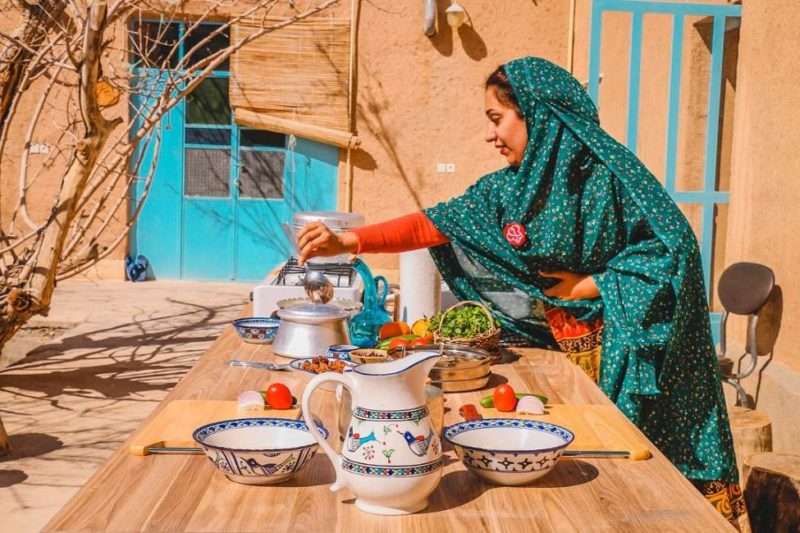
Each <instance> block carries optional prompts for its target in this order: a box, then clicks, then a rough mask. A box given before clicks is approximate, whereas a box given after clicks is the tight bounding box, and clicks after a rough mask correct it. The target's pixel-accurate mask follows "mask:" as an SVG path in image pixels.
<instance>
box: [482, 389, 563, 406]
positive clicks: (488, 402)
mask: <svg viewBox="0 0 800 533" xmlns="http://www.w3.org/2000/svg"><path fill="white" fill-rule="evenodd" d="M515 396H516V397H517V400H519V399H520V398H522V397H523V396H536V397H537V398H539V399H540V400H542V403H547V396H542V395H541V394H531V393H530V392H517V393H516V394H515ZM481 407H486V408H491V407H494V395H493V394H490V395H489V396H484V397H483V398H481Z"/></svg>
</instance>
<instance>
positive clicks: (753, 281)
mask: <svg viewBox="0 0 800 533" xmlns="http://www.w3.org/2000/svg"><path fill="white" fill-rule="evenodd" d="M774 287H775V273H774V272H772V269H770V268H769V267H766V266H764V265H760V264H758V263H734V264H733V265H731V266H729V267H728V268H726V269H725V271H724V272H723V273H722V276H720V278H719V283H718V284H717V292H718V294H719V299H720V302H722V307H723V308H724V310H725V311H724V313H723V314H722V320H721V321H720V325H719V328H720V331H719V353H718V354H717V355H718V357H719V365H720V370H721V371H722V379H723V381H724V382H725V383H728V384H729V385H731V386H732V387H733V388H735V389H736V394H737V399H738V400H737V401H738V404H739V405H741V406H742V407H746V408H752V407H753V405H751V402H750V400H749V399H748V397H747V393H746V392H745V390H744V388H743V387H742V384H741V380H742V379H743V378H746V377H747V376H749V375H750V374H752V373H753V371H754V370H755V368H756V361H757V360H758V356H759V353H758V345H757V342H756V326H757V324H758V315H757V313H758V312H759V311H760V310H761V308H762V307H763V306H764V304H765V303H766V302H767V300H768V299H769V296H770V294H771V293H772V290H773V288H774ZM730 313H733V314H736V315H742V316H747V340H746V344H747V346H746V348H745V352H744V353H743V354H741V355H740V356H739V360H738V364H737V369H736V371H734V368H733V367H734V363H733V359H731V358H730V357H728V354H727V345H726V342H725V341H726V339H725V329H726V324H727V321H728V315H729V314H730ZM745 358H748V359H749V360H748V362H747V364H746V365H745V369H744V370H742V360H743V359H745Z"/></svg>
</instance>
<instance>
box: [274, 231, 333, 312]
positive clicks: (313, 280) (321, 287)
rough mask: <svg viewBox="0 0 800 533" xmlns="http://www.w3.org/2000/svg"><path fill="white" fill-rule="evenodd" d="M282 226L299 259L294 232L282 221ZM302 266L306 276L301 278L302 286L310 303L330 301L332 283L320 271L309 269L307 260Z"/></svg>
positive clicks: (298, 249) (331, 297)
mask: <svg viewBox="0 0 800 533" xmlns="http://www.w3.org/2000/svg"><path fill="white" fill-rule="evenodd" d="M282 227H283V232H284V233H285V234H286V236H287V237H288V238H289V242H290V243H292V247H293V248H294V253H295V254H296V255H297V257H298V259H299V258H300V248H298V246H297V241H296V240H295V238H294V234H292V230H291V229H289V224H287V223H286V222H284V223H283V225H282ZM304 267H305V270H306V276H305V279H304V280H303V286H304V287H305V289H306V294H307V295H308V298H309V299H310V300H311V303H313V304H316V303H317V302H320V303H323V304H326V303H328V302H330V301H331V300H332V299H333V284H332V283H331V282H330V280H328V278H326V277H325V274H323V273H322V272H319V271H316V270H311V268H310V267H309V266H308V261H306V263H305V265H304Z"/></svg>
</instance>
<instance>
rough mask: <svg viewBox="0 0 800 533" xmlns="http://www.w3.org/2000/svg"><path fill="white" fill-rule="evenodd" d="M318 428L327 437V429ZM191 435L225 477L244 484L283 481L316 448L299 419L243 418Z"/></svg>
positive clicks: (306, 428) (311, 455)
mask: <svg viewBox="0 0 800 533" xmlns="http://www.w3.org/2000/svg"><path fill="white" fill-rule="evenodd" d="M317 430H318V431H319V432H320V433H321V434H322V435H323V437H325V438H327V437H328V431H327V430H326V429H325V428H324V427H322V426H319V427H318V428H317ZM192 438H193V439H194V440H195V442H197V443H198V444H199V445H200V446H202V448H203V451H204V452H206V455H207V456H208V458H209V460H211V462H212V463H214V466H216V467H217V468H218V469H219V470H220V471H221V472H222V473H223V474H225V475H226V476H227V477H228V479H230V480H231V481H235V482H237V483H244V484H246V485H272V484H275V483H282V482H284V481H286V480H288V479H289V478H290V477H292V476H293V475H294V474H296V473H297V472H298V471H299V470H300V469H301V468H303V466H305V465H306V463H308V461H309V460H310V459H311V458H312V457H313V456H314V453H315V452H316V451H317V441H316V440H314V436H313V435H312V434H311V432H310V431H309V429H308V426H307V425H306V423H305V422H303V421H301V420H286V419H283V418H242V419H235V420H223V421H220V422H214V423H212V424H206V425H205V426H201V427H199V428H197V429H196V430H195V431H194V433H193V434H192Z"/></svg>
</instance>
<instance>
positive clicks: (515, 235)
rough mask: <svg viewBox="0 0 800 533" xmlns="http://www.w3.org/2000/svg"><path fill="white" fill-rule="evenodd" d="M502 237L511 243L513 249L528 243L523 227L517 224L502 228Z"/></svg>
mask: <svg viewBox="0 0 800 533" xmlns="http://www.w3.org/2000/svg"><path fill="white" fill-rule="evenodd" d="M503 235H505V237H506V240H507V241H508V242H509V243H511V246H513V247H514V248H519V247H520V246H522V245H523V244H525V243H526V242H528V236H527V235H526V234H525V226H523V225H522V224H520V223H519V222H512V223H511V224H506V227H505V228H503Z"/></svg>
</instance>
